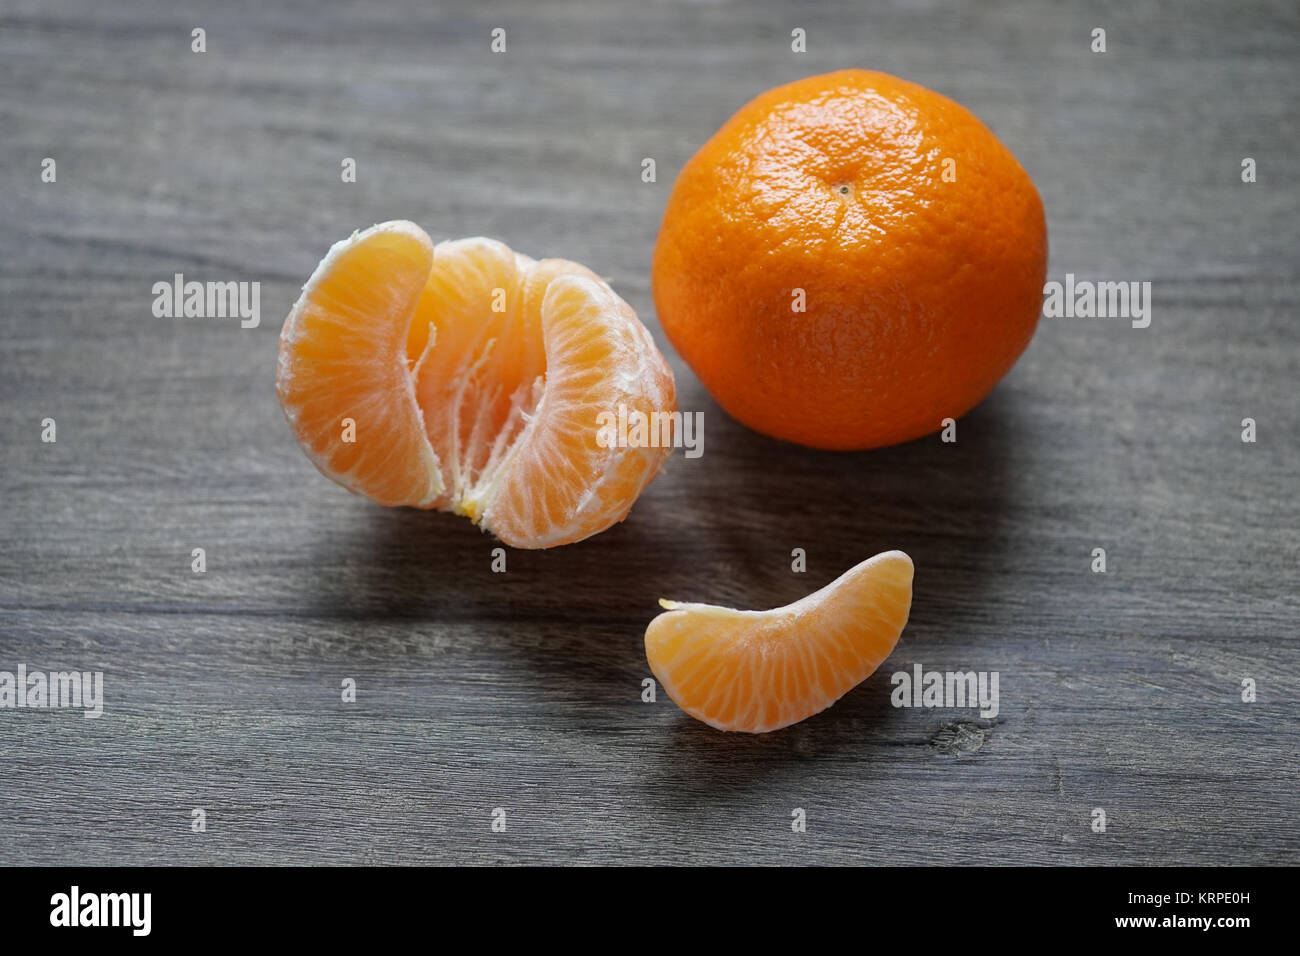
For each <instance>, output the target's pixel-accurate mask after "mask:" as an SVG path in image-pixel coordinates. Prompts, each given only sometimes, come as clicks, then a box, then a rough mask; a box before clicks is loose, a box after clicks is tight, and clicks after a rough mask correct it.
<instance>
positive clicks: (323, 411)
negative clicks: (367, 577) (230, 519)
mask: <svg viewBox="0 0 1300 956" xmlns="http://www.w3.org/2000/svg"><path fill="white" fill-rule="evenodd" d="M277 387H278V391H279V395H280V401H281V404H282V406H283V407H284V410H285V416H286V417H287V418H288V419H289V422H290V424H291V425H292V426H293V427H294V431H295V433H296V434H297V435H298V437H299V441H300V442H301V443H302V444H303V447H304V449H306V450H307V451H308V454H309V456H310V457H311V458H312V460H313V461H314V462H315V463H316V464H317V466H318V467H319V468H320V469H321V471H323V472H324V473H325V474H326V475H328V476H329V477H330V478H332V479H334V480H335V481H338V482H339V483H340V484H342V485H344V486H345V487H347V488H349V489H350V490H352V491H355V492H357V493H359V494H363V495H365V496H367V497H370V498H373V499H375V500H376V501H379V502H380V503H382V504H392V505H403V504H404V505H413V506H415V507H421V508H439V509H442V510H447V511H454V512H455V513H457V514H461V515H465V516H468V517H469V518H471V519H472V520H473V521H474V522H475V523H476V524H478V525H479V526H480V527H482V528H484V529H486V530H489V531H492V532H493V533H495V534H496V535H497V536H498V537H499V538H501V540H503V541H505V542H506V543H507V544H510V545H512V546H514V547H519V548H547V547H553V546H555V545H560V544H567V543H569V542H573V541H578V540H580V539H582V538H585V537H588V536H589V535H592V534H596V533H598V532H600V531H603V530H605V529H606V528H608V527H610V526H611V525H613V524H615V523H617V522H618V521H621V520H622V519H623V518H624V517H625V516H626V515H627V513H628V511H629V510H630V508H631V507H632V504H633V502H635V501H636V499H637V497H638V496H639V495H640V494H641V492H642V491H643V490H644V489H645V487H646V485H648V484H649V483H650V481H651V480H652V479H653V478H654V476H655V474H656V473H657V471H658V469H659V467H660V465H661V464H662V463H663V460H664V459H665V458H666V457H667V455H668V454H670V453H671V450H672V449H671V443H670V442H669V443H663V442H660V443H659V444H657V445H644V446H637V445H633V446H631V447H619V446H618V445H617V444H611V443H610V442H609V441H607V440H602V418H601V414H602V413H607V414H609V415H615V414H617V413H618V410H619V408H620V407H623V408H624V409H625V414H632V413H639V414H641V415H645V416H647V417H650V416H664V415H668V416H671V415H672V414H674V413H675V412H676V408H677V405H676V390H675V388H674V384H673V378H672V372H671V371H670V370H669V368H668V366H667V363H665V361H664V359H663V356H662V355H661V354H660V353H659V350H658V349H657V348H656V347H655V344H654V340H653V339H652V338H651V337H650V333H649V332H648V331H647V330H646V328H645V326H643V325H642V324H641V322H640V321H639V320H638V319H637V317H636V313H635V312H633V311H632V309H631V307H630V306H628V305H627V303H626V302H624V301H623V300H622V299H621V298H619V297H618V296H617V295H616V294H615V293H614V291H613V290H612V289H610V287H609V286H608V285H607V284H606V283H605V282H604V281H603V280H602V279H600V278H599V277H598V276H596V275H595V274H594V273H592V272H591V271H590V270H589V269H587V268H585V267H584V266H581V265H578V264H577V263H574V262H568V261H566V260H563V259H545V260H542V261H540V262H539V261H535V260H533V259H530V258H529V257H527V256H524V255H521V254H518V253H516V252H513V251H512V250H511V249H509V248H508V247H507V246H505V245H503V244H501V243H500V242H496V241H495V240H492V239H484V238H474V239H462V240H456V241H452V242H443V243H439V244H438V245H437V246H434V245H433V244H432V243H431V242H430V240H429V238H428V236H427V235H425V234H424V232H423V230H421V229H420V228H419V227H418V226H415V225H413V224H411V223H404V222H398V223H385V224H382V225H380V226H376V227H374V228H373V229H370V230H367V231H366V232H364V233H360V234H357V235H354V236H353V237H352V238H351V239H350V240H347V241H346V242H344V243H340V244H339V245H336V246H335V248H334V249H333V250H331V252H330V255H329V256H327V257H326V260H325V261H324V262H322V263H321V266H320V267H319V268H318V269H317V270H316V274H315V275H313V277H312V280H311V281H309V282H308V284H307V286H306V287H304V290H303V295H302V298H301V299H300V300H299V302H298V304H297V305H295V306H294V309H293V311H292V312H291V313H290V314H289V317H288V318H287V319H286V320H285V327H284V331H283V332H282V333H281V344H280V374H279V376H278V379H277ZM345 420H351V421H352V422H354V423H355V428H354V431H353V434H352V435H351V436H350V439H351V440H350V441H349V436H347V435H346V433H345V432H344V430H343V426H342V423H343V422H344V421H345ZM399 479H400V480H399Z"/></svg>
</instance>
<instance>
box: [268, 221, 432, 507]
mask: <svg viewBox="0 0 1300 956" xmlns="http://www.w3.org/2000/svg"><path fill="white" fill-rule="evenodd" d="M432 263H433V243H432V242H430V241H429V237H428V236H427V235H425V233H424V230H422V229H420V227H418V226H416V225H415V224H413V223H409V222H388V223H382V224H380V225H378V226H374V227H372V228H370V229H367V230H366V231H365V232H361V233H354V234H353V236H352V237H351V238H350V239H345V240H343V241H342V242H337V243H335V244H334V245H333V246H332V247H331V248H330V251H329V253H328V254H327V255H326V256H325V258H324V259H323V260H322V261H321V263H320V265H319V266H317V267H316V271H315V272H314V273H312V276H311V278H310V279H308V280H307V284H306V285H305V286H303V290H302V296H301V297H300V298H299V299H298V302H297V304H295V305H294V307H293V310H292V311H291V312H290V313H289V316H288V317H287V318H286V319H285V320H284V328H283V330H282V331H281V333H280V360H279V367H278V369H277V374H276V380H275V384H276V391H277V392H278V393H279V396H280V406H281V408H283V409H284V415H285V418H287V419H288V420H289V425H290V427H291V428H292V429H293V431H294V434H295V435H297V436H298V442H299V444H301V445H302V448H303V451H305V452H306V453H307V457H308V458H310V459H311V460H312V462H313V463H314V464H315V465H316V467H317V468H319V469H320V471H321V472H322V473H323V474H324V475H326V476H327V477H329V478H331V479H333V480H334V481H336V482H338V483H339V484H340V485H342V486H343V487H344V488H347V489H349V490H351V491H355V492H357V493H359V494H363V495H365V496H366V497H368V498H372V499H373V500H375V501H377V502H379V503H380V504H383V505H403V504H409V505H416V506H426V505H429V504H431V503H432V502H433V501H435V500H436V498H437V496H438V494H439V493H440V492H441V491H442V479H441V476H440V474H439V471H438V464H437V461H436V459H435V458H434V454H433V449H432V448H431V447H430V445H429V441H428V438H427V437H426V435H425V428H424V421H423V417H422V415H421V413H420V408H419V406H418V405H417V404H416V401H415V389H414V387H413V385H412V382H411V378H410V375H409V374H408V373H407V370H406V368H407V360H406V336H407V327H408V325H409V324H410V317H411V313H412V311H413V310H414V309H415V305H416V302H417V300H418V299H419V297H420V293H421V290H422V289H423V288H424V284H425V280H426V279H427V278H428V275H429V269H430V267H431V265H432ZM348 420H350V421H351V423H352V426H351V427H352V430H353V436H354V437H355V439H356V440H355V441H351V442H349V441H345V440H343V436H344V434H345V429H346V428H347V427H348V425H347V422H348Z"/></svg>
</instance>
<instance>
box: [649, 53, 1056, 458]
mask: <svg viewBox="0 0 1300 956" xmlns="http://www.w3.org/2000/svg"><path fill="white" fill-rule="evenodd" d="M1046 265H1047V227H1046V223H1045V220H1044V216H1043V206H1042V202H1041V201H1040V199H1039V197H1038V192H1037V191H1036V190H1035V188H1034V184H1033V182H1032V181H1031V180H1030V179H1029V176H1028V175H1027V174H1026V173H1025V171H1024V169H1022V168H1021V166H1020V164H1019V163H1018V162H1016V159H1015V157H1014V156H1012V154H1011V153H1010V151H1008V150H1007V148H1006V147H1005V146H1003V145H1002V143H1000V142H999V141H998V139H997V137H995V136H994V135H993V133H991V132H990V131H989V129H988V128H987V127H986V126H985V125H984V124H983V123H981V122H980V121H979V120H978V119H977V118H976V117H975V116H974V115H972V114H971V113H970V112H968V111H967V110H966V109H964V108H963V107H961V106H959V105H958V104H957V103H954V102H953V101H952V100H950V99H948V98H946V97H944V96H941V95H939V94H938V93H934V92H931V91H930V90H927V89H925V88H924V87H921V86H917V85H916V84H914V83H908V82H906V81H904V80H900V79H898V78H896V77H893V76H888V75H886V74H884V73H873V72H868V71H865V70H843V71H841V72H837V73H829V74H826V75H823V76H813V77H809V78H807V79H803V80H799V81H797V82H795V83H790V84H787V85H785V86H780V87H777V88H776V89H773V90H769V91H768V92H766V93H763V94H762V95H760V96H759V97H757V98H756V99H754V100H753V101H752V102H750V103H748V104H747V105H745V106H744V107H743V108H741V110H740V111H739V112H738V113H736V115H735V116H733V117H732V118H731V119H730V120H728V121H727V122H726V123H725V124H724V125H723V126H722V128H721V129H719V130H718V132H717V133H716V134H715V135H714V136H713V137H712V138H711V139H710V140H709V141H708V142H707V143H705V144H704V146H703V147H701V149H700V151H699V152H698V153H696V154H695V156H694V157H692V158H691V160H690V161H689V162H688V163H687V164H686V166H685V167H684V168H683V169H682V172H681V174H680V175H679V176H678V178H677V181H676V183H675V184H674V186H673V190H672V193H671V195H670V197H669V199H668V204H667V207H666V209H665V210H664V217H663V224H662V226H661V228H660V231H659V238H658V242H657V244H656V246H655V250H654V260H653V263H652V268H651V278H652V285H653V292H654V300H655V307H656V309H657V310H658V313H659V320H660V322H661V323H662V325H663V328H664V332H665V334H667V336H668V338H669V340H670V341H671V342H672V343H673V345H674V346H675V347H676V349H677V351H678V352H679V353H680V354H681V356H682V358H683V359H685V360H686V362H687V364H689V365H690V366H691V368H692V369H693V370H694V371H695V373H696V374H697V375H698V376H699V377H700V380H701V381H702V382H703V383H704V385H705V387H706V388H707V389H708V390H709V392H710V393H712V395H713V396H714V398H716V399H717V400H718V402H719V403H720V404H721V405H722V406H723V408H725V409H726V410H727V411H728V412H729V413H730V414H731V415H732V416H734V417H735V418H737V419H739V420H740V421H741V422H743V423H745V424H746V425H749V426H750V427H751V428H754V429H756V430H758V431H760V432H763V433H765V434H768V435H772V436H775V437H777V438H782V439H786V440H788V441H792V442H798V443H800V444H804V445H810V446H813V447H817V448H830V449H856V448H874V447H878V446H881V445H889V444H893V443H895V442H901V441H907V440H909V439H913V438H917V437H920V436H921V435H925V434H928V433H930V432H933V431H937V430H939V429H940V428H941V427H942V421H943V419H944V418H949V417H951V418H959V417H960V416H961V415H963V414H964V413H965V412H967V411H968V410H970V409H971V408H972V407H974V406H975V405H976V404H977V403H978V402H979V401H980V400H981V399H983V398H984V396H985V395H986V394H988V392H989V391H990V390H991V389H992V388H993V386H994V385H996V384H997V382H998V381H999V380H1000V379H1001V378H1002V376H1003V375H1005V374H1006V372H1007V371H1008V369H1010V368H1011V366H1012V364H1013V363H1014V362H1015V361H1016V359H1017V358H1018V357H1019V355H1020V354H1021V353H1022V352H1023V351H1024V349H1025V347H1026V346H1027V345H1028V344H1029V340H1030V338H1031V337H1032V335H1033V333H1034V329H1035V327H1036V325H1037V322H1038V315H1039V312H1040V311H1041V305H1042V290H1043V280H1044V278H1045V273H1046Z"/></svg>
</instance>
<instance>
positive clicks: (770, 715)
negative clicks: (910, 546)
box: [645, 551, 912, 734]
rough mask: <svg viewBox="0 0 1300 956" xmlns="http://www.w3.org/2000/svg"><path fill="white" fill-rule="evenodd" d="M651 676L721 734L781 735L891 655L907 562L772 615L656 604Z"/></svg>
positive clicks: (878, 567)
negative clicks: (777, 732) (660, 609)
mask: <svg viewBox="0 0 1300 956" xmlns="http://www.w3.org/2000/svg"><path fill="white" fill-rule="evenodd" d="M659 603H660V604H661V605H663V606H664V607H665V608H667V609H668V610H667V611H666V612H665V613H663V614H660V615H659V616H658V617H656V618H655V619H654V620H653V621H651V622H650V626H649V627H647V628H646V632H645V648H646V658H647V659H648V660H649V662H650V670H651V671H652V672H653V673H654V675H655V678H656V679H657V680H658V681H659V683H660V685H662V687H663V688H664V690H665V691H667V692H668V696H670V697H671V698H672V699H673V700H674V701H676V702H677V705H678V706H679V707H681V708H682V710H684V711H686V712H687V713H688V714H690V715H691V716H692V717H695V718H697V719H698V720H702V721H704V722H705V723H706V724H708V725H710V726H712V727H716V728H718V729H719V730H737V731H743V732H746V733H752V734H761V733H766V732H767V731H770V730H780V729H781V728H782V727H788V726H790V725H791V724H795V723H798V722H799V721H801V720H803V719H804V718H806V717H811V716H812V715H813V714H816V713H819V712H820V711H823V710H825V709H826V708H827V707H829V706H830V705H831V704H833V703H835V701H837V700H839V699H840V698H841V697H843V696H844V695H845V694H846V693H848V692H849V691H850V690H852V689H853V688H854V687H856V686H857V685H858V684H860V683H862V682H863V681H864V680H866V679H867V678H868V677H870V676H871V674H872V673H873V672H874V671H875V670H876V668H877V667H879V666H880V664H881V662H882V661H884V659H885V658H886V657H888V656H889V655H890V652H892V651H893V649H894V645H895V644H897V643H898V637H899V635H900V634H902V633H903V627H904V626H905V625H906V624H907V615H908V612H909V611H910V609H911V607H912V559H911V558H909V557H908V556H907V555H906V554H904V553H903V552H902V551H886V552H884V553H883V554H878V555H876V556H875V557H874V558H868V559H867V560H866V561H863V562H862V563H861V564H859V565H857V566H855V567H853V568H850V569H849V570H848V571H846V572H844V574H842V575H840V577H839V578H837V579H836V580H834V581H832V582H831V583H830V584H828V585H826V587H824V588H822V589H821V590H820V591H815V592H813V593H812V594H809V595H808V596H807V597H805V598H803V599H802V600H799V601H796V602H795V603H793V604H788V605H786V606H785V607H779V608H774V609H773V610H770V611H737V610H734V609H732V608H728V607H717V606H715V605H712V604H685V603H681V602H677V601H663V600H661V601H660V602H659Z"/></svg>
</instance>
